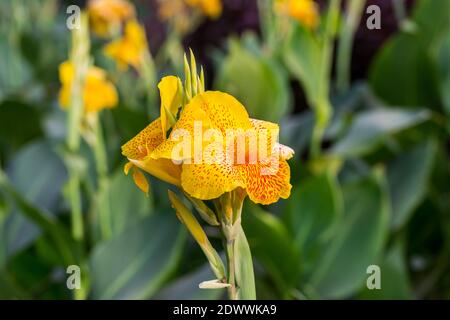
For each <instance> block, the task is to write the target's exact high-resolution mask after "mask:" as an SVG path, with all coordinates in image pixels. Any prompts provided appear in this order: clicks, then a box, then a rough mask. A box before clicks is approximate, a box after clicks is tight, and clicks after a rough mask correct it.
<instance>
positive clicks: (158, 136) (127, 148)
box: [122, 118, 163, 160]
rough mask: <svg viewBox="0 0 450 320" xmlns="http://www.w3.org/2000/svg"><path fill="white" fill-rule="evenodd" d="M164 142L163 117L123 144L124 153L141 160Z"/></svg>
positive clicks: (126, 155) (130, 157) (128, 156)
mask: <svg viewBox="0 0 450 320" xmlns="http://www.w3.org/2000/svg"><path fill="white" fill-rule="evenodd" d="M162 142H163V135H162V128H161V119H160V118H158V119H156V120H155V121H153V122H152V123H150V124H149V125H148V126H147V127H146V128H145V129H143V130H142V131H141V132H139V133H138V134H137V135H136V136H135V137H134V138H133V139H131V140H130V141H128V142H127V143H125V144H124V145H123V146H122V154H123V155H124V156H125V157H127V158H129V159H137V160H141V159H143V158H144V157H145V156H147V154H148V152H151V151H153V149H155V148H156V147H157V146H158V145H159V144H161V143H162Z"/></svg>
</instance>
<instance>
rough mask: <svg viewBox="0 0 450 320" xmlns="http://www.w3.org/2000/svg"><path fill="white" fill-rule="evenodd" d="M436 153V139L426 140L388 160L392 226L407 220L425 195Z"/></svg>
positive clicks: (404, 222)
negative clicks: (389, 161) (390, 160)
mask: <svg viewBox="0 0 450 320" xmlns="http://www.w3.org/2000/svg"><path fill="white" fill-rule="evenodd" d="M435 155H436V143H435V142H434V141H433V140H429V141H426V142H424V143H422V144H420V145H418V146H416V147H414V148H413V149H411V150H408V151H406V152H403V153H402V154H401V155H399V156H398V157H397V158H395V159H394V160H393V161H392V162H391V163H389V165H388V168H387V178H388V182H389V191H390V198H391V202H392V219H391V225H392V227H393V228H394V229H396V230H397V229H399V228H401V227H402V226H404V225H405V224H406V223H407V222H408V220H409V217H410V216H411V214H412V213H413V211H414V209H415V208H417V206H418V205H419V204H420V203H421V202H422V200H423V198H424V197H425V195H426V192H427V189H428V185H427V183H428V180H429V178H430V175H431V171H432V167H433V163H434V158H435Z"/></svg>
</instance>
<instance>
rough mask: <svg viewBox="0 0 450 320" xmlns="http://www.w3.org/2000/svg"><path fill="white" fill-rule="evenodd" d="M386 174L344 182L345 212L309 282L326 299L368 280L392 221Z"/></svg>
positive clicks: (353, 289)
mask: <svg viewBox="0 0 450 320" xmlns="http://www.w3.org/2000/svg"><path fill="white" fill-rule="evenodd" d="M382 176H383V174H382V173H381V172H375V173H374V176H373V177H369V178H366V179H364V180H362V181H360V182H357V183H353V184H350V185H345V186H344V187H343V194H344V208H345V209H344V215H343V217H342V219H341V221H340V223H339V225H338V226H337V228H336V229H335V235H334V237H332V238H331V239H330V242H329V244H328V246H327V247H326V248H325V250H324V251H323V253H322V255H321V258H320V259H319V261H318V262H317V263H316V269H315V270H314V273H313V274H312V276H311V278H310V283H309V284H310V285H311V286H312V288H314V290H315V291H316V292H317V293H318V294H319V296H320V297H323V298H332V299H333V298H334V299H337V298H344V297H348V296H350V295H351V294H353V293H355V292H356V291H357V290H358V289H360V288H361V286H362V285H363V283H364V281H365V280H366V277H367V274H366V270H367V267H368V266H369V265H372V264H374V263H375V262H376V261H377V258H378V255H379V254H380V252H381V249H382V246H383V243H384V241H385V237H386V235H387V231H388V224H389V213H390V208H389V200H388V196H387V190H386V186H385V182H384V178H383V177H382Z"/></svg>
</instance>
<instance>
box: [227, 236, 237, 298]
mask: <svg viewBox="0 0 450 320" xmlns="http://www.w3.org/2000/svg"><path fill="white" fill-rule="evenodd" d="M226 241H227V244H226V251H227V263H228V278H227V280H228V283H229V284H230V287H229V288H228V295H229V297H230V299H231V300H237V299H238V297H237V288H236V276H235V272H236V271H235V255H234V243H235V239H227V240H226Z"/></svg>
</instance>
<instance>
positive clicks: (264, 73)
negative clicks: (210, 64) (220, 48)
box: [215, 40, 289, 122]
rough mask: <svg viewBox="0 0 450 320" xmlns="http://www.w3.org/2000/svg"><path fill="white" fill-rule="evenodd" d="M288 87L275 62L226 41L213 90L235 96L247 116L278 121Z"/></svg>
mask: <svg viewBox="0 0 450 320" xmlns="http://www.w3.org/2000/svg"><path fill="white" fill-rule="evenodd" d="M288 86H289V84H288V81H287V77H286V75H285V74H284V72H283V70H282V69H281V68H280V67H279V66H278V65H277V64H276V62H275V61H272V60H269V59H268V58H264V57H262V56H261V55H257V54H254V53H253V52H251V51H250V50H248V49H247V48H245V47H244V46H243V45H241V44H240V43H239V42H238V41H237V40H234V41H230V53H229V55H228V56H227V57H225V59H224V61H223V62H222V64H221V67H220V70H219V73H218V75H217V78H216V80H215V87H216V88H217V89H219V90H223V91H225V92H228V93H230V94H232V95H233V96H235V97H236V98H237V99H238V100H239V101H240V102H241V103H242V104H243V105H244V106H245V107H246V108H247V110H248V112H249V114H250V116H251V117H253V118H258V119H264V120H267V121H274V122H278V121H279V120H280V119H281V117H282V116H284V115H285V114H286V113H287V112H288V109H289V91H288Z"/></svg>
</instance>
